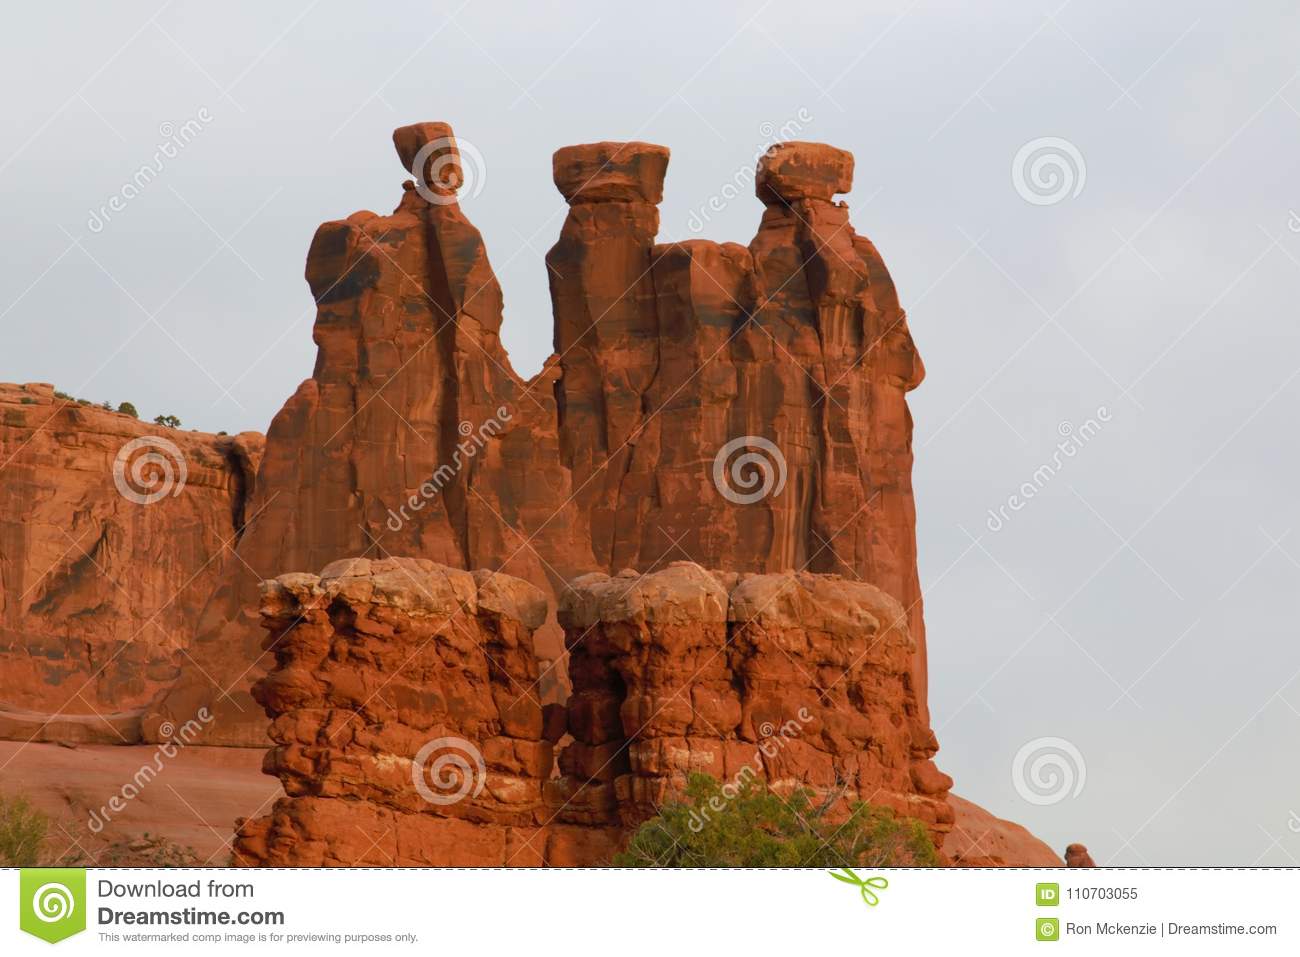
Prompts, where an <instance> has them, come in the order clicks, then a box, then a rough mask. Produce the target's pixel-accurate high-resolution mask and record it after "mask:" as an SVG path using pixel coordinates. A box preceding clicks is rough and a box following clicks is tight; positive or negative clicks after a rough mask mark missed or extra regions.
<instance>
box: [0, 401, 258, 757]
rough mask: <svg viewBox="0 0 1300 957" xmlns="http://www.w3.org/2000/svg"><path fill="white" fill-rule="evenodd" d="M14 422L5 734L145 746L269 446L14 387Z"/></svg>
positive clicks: (6, 556) (0, 680)
mask: <svg viewBox="0 0 1300 957" xmlns="http://www.w3.org/2000/svg"><path fill="white" fill-rule="evenodd" d="M0 415H2V416H3V419H2V420H0V737H9V738H21V739H23V740H28V739H32V738H34V739H36V740H60V741H87V742H93V741H102V742H104V743H114V744H117V743H122V742H124V741H131V740H138V739H139V734H140V729H139V724H140V711H141V709H143V708H144V706H145V705H146V704H148V702H149V701H150V699H151V698H153V697H154V696H155V695H156V694H157V693H158V692H160V691H161V690H163V689H165V688H167V687H168V686H170V685H171V684H172V683H173V682H174V681H175V680H176V678H177V676H178V675H179V673H180V667H181V663H182V661H183V660H184V657H183V649H185V648H186V647H187V646H188V645H189V643H190V640H191V639H192V637H193V633H194V621H195V619H196V618H197V616H198V612H199V609H200V608H202V607H203V603H204V602H205V601H206V599H207V597H208V595H209V594H210V593H211V591H212V590H213V588H214V587H215V586H216V584H217V581H218V579H219V576H220V570H221V565H222V561H223V558H224V556H223V552H229V551H230V550H232V549H233V548H234V547H235V546H236V544H237V542H238V540H239V537H240V534H241V533H242V529H243V526H244V523H245V521H246V518H247V512H246V507H247V499H248V497H249V495H250V493H251V491H252V488H253V485H254V474H255V472H256V470H257V466H258V461H259V459H260V457H261V453H262V437H261V436H260V435H258V434H257V433H252V432H248V433H243V434H241V435H237V436H217V435H208V434H206V433H201V432H185V431H181V430H179V429H167V428H163V427H161V426H157V425H152V424H146V423H143V422H140V421H138V420H137V419H135V418H134V417H133V416H129V415H123V414H120V413H117V412H110V411H108V410H107V409H104V408H102V407H100V406H94V405H82V404H79V403H77V402H76V401H75V400H69V399H64V398H60V397H56V396H55V394H54V389H53V387H52V386H50V385H47V384H42V383H30V384H27V385H10V384H5V385H0ZM161 443H166V444H161ZM115 464H117V465H118V466H119V467H118V469H117V471H116V472H115Z"/></svg>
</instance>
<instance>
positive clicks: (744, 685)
mask: <svg viewBox="0 0 1300 957" xmlns="http://www.w3.org/2000/svg"><path fill="white" fill-rule="evenodd" d="M564 594H565V598H564V600H563V603H562V607H561V610H560V620H561V622H562V624H563V625H564V628H565V633H566V642H567V644H568V646H569V653H570V668H571V673H572V677H573V689H574V692H573V694H572V696H571V697H570V698H569V701H568V706H567V720H565V715H564V714H561V713H559V712H560V709H559V708H558V707H557V706H554V705H551V706H543V704H542V703H541V700H540V698H538V696H537V694H536V689H537V685H538V677H539V674H538V667H537V662H536V657H535V654H534V650H533V635H534V632H535V630H536V629H537V628H539V627H541V625H542V624H543V622H544V621H545V619H546V614H547V599H546V596H545V595H544V594H543V593H542V592H541V591H540V590H538V589H537V588H535V587H533V586H532V585H530V584H528V583H526V582H523V581H521V580H519V579H516V578H513V577H510V576H507V575H503V574H499V573H493V572H490V571H477V572H474V573H472V574H471V573H469V572H464V571H459V570H456V569H452V568H448V567H447V566H444V565H438V564H435V563H433V562H430V561H428V560H423V559H405V558H394V559H384V560H378V561H370V560H366V559H358V560H352V561H348V560H344V561H340V562H337V563H334V564H333V565H331V566H329V567H327V568H326V569H325V570H324V571H323V572H322V573H321V574H320V576H319V577H318V576H315V575H306V574H287V575H281V576H280V577H279V578H278V579H276V580H273V581H269V582H267V583H266V584H265V586H264V588H263V604H262V616H263V619H264V624H265V626H266V628H267V635H266V638H265V639H264V643H265V645H266V647H267V648H268V649H269V650H271V651H272V652H273V653H274V655H275V661H276V666H275V668H273V669H272V670H271V671H270V673H269V674H268V675H267V676H266V677H264V678H263V679H262V680H260V681H259V682H258V683H257V684H256V685H254V687H253V695H254V697H255V698H256V699H257V700H258V701H259V702H261V703H262V704H263V705H264V706H265V708H266V712H267V714H268V715H270V716H271V717H272V718H273V721H272V724H271V737H272V739H273V740H274V741H275V742H276V747H275V748H274V749H273V750H272V751H270V752H269V753H268V755H267V758H266V762H265V766H264V767H265V770H266V771H267V773H269V774H274V775H276V776H277V777H278V778H279V779H280V781H281V783H282V784H283V786H284V789H285V794H286V797H284V798H282V799H280V800H279V801H278V802H277V803H276V805H275V806H274V807H273V808H272V809H271V811H270V813H269V814H268V815H267V816H265V817H263V818H259V819H255V820H251V821H245V822H243V823H242V825H241V827H240V830H239V832H238V836H237V840H236V847H235V858H236V862H237V863H240V864H247V865H272V866H285V865H309V866H322V865H336V866H337V865H344V866H347V865H367V864H368V865H383V864H388V865H433V864H437V865H442V866H451V865H538V864H565V865H595V864H602V863H607V862H608V860H609V857H610V855H611V854H612V853H613V852H614V850H615V849H616V848H617V847H618V846H619V845H620V844H621V842H622V841H623V840H624V839H625V837H626V835H627V834H628V833H629V832H630V830H631V829H632V828H634V827H635V826H636V825H637V824H639V823H640V822H642V821H644V820H646V819H647V818H649V817H651V816H653V814H654V813H655V812H656V810H657V808H658V806H659V804H660V803H661V802H663V801H664V800H665V799H667V798H669V797H671V796H673V795H674V794H675V793H678V792H680V790H681V789H682V787H683V786H684V785H685V783H686V775H687V774H688V773H689V772H691V771H701V772H705V773H709V774H712V775H714V776H716V777H718V778H719V779H725V780H731V781H747V780H754V781H767V782H768V783H769V784H771V786H772V787H773V788H775V789H778V790H785V791H787V792H788V790H790V789H792V788H794V787H799V786H804V787H809V788H812V789H813V790H814V791H816V792H817V793H818V795H819V796H821V797H822V798H826V797H831V798H833V799H835V800H836V801H839V802H842V805H843V807H845V808H846V807H847V805H848V802H851V801H854V800H859V799H861V800H867V801H870V802H872V803H875V804H883V805H887V806H890V807H893V808H895V809H896V810H897V811H899V812H900V813H902V814H905V815H908V816H911V817H916V818H919V819H921V820H922V821H925V822H926V823H927V824H928V825H929V827H930V828H931V831H932V833H933V834H934V836H935V838H936V839H937V840H938V841H939V842H940V843H942V840H943V836H944V835H945V834H946V832H947V831H948V829H949V826H950V825H951V822H952V812H951V810H950V809H949V808H948V806H947V804H946V797H947V792H948V789H949V788H950V787H951V785H952V781H951V779H950V778H948V777H947V776H946V775H944V774H943V773H942V772H940V771H938V770H937V769H936V768H935V767H934V765H933V763H932V761H931V760H930V758H931V756H932V755H933V753H934V750H935V744H934V738H933V735H932V734H931V733H930V730H929V728H928V727H927V726H926V725H925V724H924V722H923V720H922V718H921V714H920V709H919V707H918V705H917V701H916V698H915V695H914V694H913V692H912V690H911V687H910V682H909V672H910V667H911V660H912V651H913V642H912V639H911V637H910V636H909V634H908V632H907V625H906V615H905V613H904V610H903V608H902V606H901V605H900V604H899V603H898V602H897V601H895V600H894V599H892V598H890V597H888V596H887V595H885V594H884V593H883V592H881V591H880V590H879V589H877V588H875V587H873V586H871V585H866V584H862V583H859V582H854V581H850V580H847V579H844V578H842V577H840V576H827V575H814V574H810V573H800V574H793V573H787V574H739V575H737V574H714V573H710V572H707V571H705V570H704V569H703V568H701V567H700V566H699V565H696V564H694V563H690V562H677V563H673V564H672V565H670V566H668V567H667V568H665V569H663V570H660V571H657V572H653V573H650V574H647V575H644V576H642V575H636V574H633V573H627V574H624V575H620V576H617V577H614V578H610V577H608V576H606V575H603V574H591V575H587V576H583V577H581V578H579V579H577V580H576V581H574V582H573V583H572V584H571V587H570V588H569V589H567V590H566V591H565V592H564ZM566 726H567V729H568V731H569V732H570V733H571V735H572V740H571V741H570V742H569V743H568V744H567V745H566V746H565V747H563V748H562V749H561V750H560V751H559V757H558V771H559V776H553V767H554V765H555V764H556V763H557V762H555V761H553V748H554V745H555V742H557V741H559V740H560V739H561V736H562V735H563V734H564V732H565V728H566ZM836 810H837V808H835V807H832V808H831V813H832V814H833V813H835V811H836Z"/></svg>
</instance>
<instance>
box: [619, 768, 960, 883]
mask: <svg viewBox="0 0 1300 957" xmlns="http://www.w3.org/2000/svg"><path fill="white" fill-rule="evenodd" d="M839 796H840V795H838V794H837V795H832V797H831V798H830V799H828V800H826V801H824V802H822V803H821V804H819V805H814V804H813V802H812V794H811V792H810V791H808V790H806V789H802V788H801V789H798V790H795V791H794V792H793V793H791V794H790V795H788V796H785V797H783V796H781V795H779V794H776V793H775V792H773V791H772V790H771V789H770V788H768V787H767V785H766V784H764V783H760V782H757V781H755V780H753V779H750V780H746V781H744V782H743V783H740V784H734V783H731V784H727V785H725V786H724V785H722V784H720V783H719V782H718V781H716V780H715V779H713V778H711V777H709V776H708V775H706V774H692V775H691V776H690V778H689V780H688V782H687V786H686V792H685V794H684V795H683V797H682V799H681V800H677V801H672V802H669V803H667V804H665V805H664V806H663V807H661V808H660V810H659V813H658V814H657V815H656V816H655V817H653V818H651V819H650V820H649V821H646V822H645V823H644V824H642V825H641V826H640V827H639V828H638V829H637V831H636V833H635V834H633V835H632V839H631V841H629V842H628V846H627V850H625V851H623V852H622V853H620V854H618V855H616V856H615V857H614V864H616V865H618V866H620V867H828V868H837V867H933V866H935V865H937V864H938V863H939V858H938V854H937V853H936V852H935V849H934V844H933V842H931V840H930V835H929V834H928V833H927V832H926V829H925V826H924V825H923V824H922V823H921V822H920V821H917V820H913V819H911V818H899V817H896V816H895V814H894V812H893V811H892V810H890V809H889V808H885V807H880V806H878V805H874V804H867V803H865V802H862V801H858V802H854V803H853V804H852V805H851V806H850V808H849V814H848V817H847V818H844V817H839V818H837V819H836V820H834V821H833V822H832V821H830V820H827V818H826V815H827V812H828V811H829V810H830V808H831V807H833V806H834V804H835V802H836V799H837V798H838V797H839Z"/></svg>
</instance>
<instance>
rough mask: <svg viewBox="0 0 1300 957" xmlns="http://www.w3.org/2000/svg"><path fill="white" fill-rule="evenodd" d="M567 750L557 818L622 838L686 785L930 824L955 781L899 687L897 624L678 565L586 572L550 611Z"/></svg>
mask: <svg viewBox="0 0 1300 957" xmlns="http://www.w3.org/2000/svg"><path fill="white" fill-rule="evenodd" d="M560 622H561V624H562V625H563V626H564V628H565V634H566V643H567V644H568V647H569V668H570V677H571V680H572V682H573V694H572V696H571V697H570V699H569V730H570V733H571V734H573V736H574V739H575V740H574V743H573V744H572V745H570V746H569V747H568V748H566V749H565V750H564V751H563V752H561V754H560V770H561V772H562V773H563V775H564V777H563V778H562V779H561V780H560V781H558V782H555V783H554V784H553V785H552V793H553V794H554V796H555V797H554V800H555V801H557V802H558V803H560V805H561V808H560V811H559V812H558V820H561V821H565V822H567V823H571V824H578V825H593V826H598V825H603V826H605V827H607V828H612V827H616V826H622V827H625V828H630V827H633V826H635V825H636V824H638V823H640V822H641V821H644V820H646V819H647V818H649V817H651V816H653V814H654V813H655V812H656V811H657V809H658V807H659V806H660V805H661V804H662V803H663V802H664V801H665V800H667V799H668V798H670V797H671V796H672V795H674V794H677V793H680V792H681V790H682V789H683V788H684V787H685V785H686V781H687V775H688V774H689V773H691V772H694V771H699V772H703V773H706V774H709V775H711V776H713V777H715V778H717V779H719V780H722V781H735V780H738V779H753V780H765V781H767V782H768V783H769V784H770V785H771V786H772V787H773V788H774V789H777V790H778V791H786V792H788V791H790V790H791V789H793V788H795V787H807V788H811V789H812V790H813V791H814V792H815V793H816V794H817V795H818V796H819V798H821V799H825V798H827V797H832V798H833V799H835V800H837V802H838V807H835V806H833V807H832V809H831V813H832V814H834V813H837V812H843V811H844V810H845V809H846V808H847V806H848V803H849V802H851V801H854V800H863V801H868V802H871V803H874V804H881V805H886V806H889V807H892V808H894V809H895V810H897V811H898V812H899V813H901V814H904V815H907V816H909V817H915V818H918V819H920V820H922V821H924V822H925V823H926V824H927V825H929V827H930V829H931V831H932V833H933V835H934V836H935V838H936V841H937V842H938V843H940V844H942V841H943V835H944V834H945V833H946V832H947V830H948V828H949V826H950V824H951V822H952V812H951V811H950V810H949V809H948V807H947V805H946V803H945V798H946V796H947V791H948V789H949V788H950V787H951V786H952V779H951V778H949V777H948V776H947V775H945V774H943V773H942V772H940V771H938V770H937V769H936V768H935V767H934V765H933V763H932V762H931V761H930V758H931V756H932V755H933V753H934V744H933V741H934V736H933V734H932V733H931V731H930V729H929V726H928V725H927V724H926V723H925V721H924V719H923V717H922V714H921V710H920V708H919V707H918V704H917V701H916V698H915V694H914V691H913V689H912V687H911V681H910V668H911V662H912V653H913V650H914V645H913V642H912V639H911V637H910V636H909V635H908V632H907V616H906V614H905V613H904V610H903V608H902V606H901V605H899V604H898V602H897V601H895V600H894V599H892V598H890V597H889V596H887V595H886V594H884V593H883V592H882V591H880V590H879V589H877V588H875V587H874V586H871V585H866V584H863V583H861V582H854V581H851V580H848V579H845V578H842V577H840V576H835V575H814V574H809V573H798V574H790V573H787V574H784V575H759V574H739V575H736V574H722V573H715V574H711V573H709V572H707V571H705V570H704V569H702V568H701V567H700V566H699V565H696V564H694V563H691V562H675V563H673V564H671V565H670V566H668V567H667V568H665V569H663V570H661V571H658V572H654V573H651V574H648V575H644V576H638V575H634V574H624V575H620V576H617V577H614V578H610V577H608V576H605V575H600V574H594V575H587V576H584V577H582V578H579V579H577V580H576V581H574V582H572V583H571V586H570V588H569V589H568V590H566V591H565V592H564V594H563V597H562V599H561V607H560Z"/></svg>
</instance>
